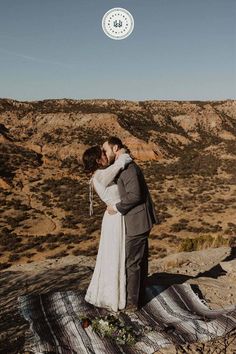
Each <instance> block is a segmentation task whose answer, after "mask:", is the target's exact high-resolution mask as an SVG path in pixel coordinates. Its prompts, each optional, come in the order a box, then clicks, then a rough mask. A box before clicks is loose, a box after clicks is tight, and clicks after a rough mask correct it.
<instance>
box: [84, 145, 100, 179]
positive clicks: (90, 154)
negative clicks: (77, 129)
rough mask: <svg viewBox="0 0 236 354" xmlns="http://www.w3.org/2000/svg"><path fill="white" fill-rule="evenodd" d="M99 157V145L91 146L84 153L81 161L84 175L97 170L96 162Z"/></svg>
mask: <svg viewBox="0 0 236 354" xmlns="http://www.w3.org/2000/svg"><path fill="white" fill-rule="evenodd" d="M101 156H102V149H101V148H100V146H99V145H96V146H92V147H91V148H89V149H87V150H85V151H84V153H83V156H82V161H83V165H84V171H85V173H88V174H89V173H93V172H95V171H96V170H97V169H98V168H99V165H98V163H97V161H96V160H97V159H100V158H101Z"/></svg>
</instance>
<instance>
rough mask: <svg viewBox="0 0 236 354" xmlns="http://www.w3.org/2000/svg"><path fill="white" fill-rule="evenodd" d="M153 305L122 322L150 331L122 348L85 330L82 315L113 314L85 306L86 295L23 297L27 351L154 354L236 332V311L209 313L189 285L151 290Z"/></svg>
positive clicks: (153, 288) (149, 293) (212, 311)
mask: <svg viewBox="0 0 236 354" xmlns="http://www.w3.org/2000/svg"><path fill="white" fill-rule="evenodd" d="M146 292H147V298H148V300H149V302H148V303H147V304H146V305H145V306H144V307H143V308H142V309H141V310H139V311H138V312H135V313H133V314H131V315H127V314H125V313H123V312H119V316H121V317H122V319H123V320H124V321H125V323H126V324H127V325H132V326H133V328H134V329H135V328H136V329H140V328H142V326H146V328H149V329H150V330H149V331H148V332H147V333H146V334H145V335H143V336H141V337H140V338H139V340H138V342H136V344H135V345H132V346H124V345H118V344H116V343H115V342H114V341H112V340H111V339H110V338H107V337H105V338H101V337H99V336H98V335H97V334H96V333H95V332H94V331H93V330H92V328H91V326H88V327H87V328H83V327H82V325H81V321H80V317H81V315H86V316H87V317H88V318H90V319H93V318H94V317H96V316H105V315H107V314H108V313H109V312H108V311H107V310H105V309H99V308H95V307H94V306H92V305H90V304H88V303H86V302H85V300H84V293H81V292H75V291H63V292H62V291H60V292H54V293H46V294H40V295H35V294H29V295H24V296H20V297H19V298H18V301H19V311H20V313H21V315H23V316H24V318H25V319H26V320H27V321H28V322H29V324H30V327H29V329H28V331H27V332H26V340H25V348H24V349H25V351H29V352H32V353H50V354H76V353H79V354H92V353H96V354H104V353H109V354H113V353H114V354H116V353H125V354H149V353H150V354H151V353H154V352H155V351H157V350H158V349H160V348H162V347H165V346H168V345H170V344H175V345H176V344H177V345H178V344H185V343H193V342H197V341H202V342H205V341H209V340H211V339H214V338H216V337H219V336H224V335H226V334H227V333H229V332H230V331H232V330H233V329H235V328H236V307H235V306H233V307H230V308H228V309H219V310H212V309H209V307H207V306H206V305H205V304H204V303H203V302H202V301H201V300H200V299H199V297H198V296H197V294H196V293H195V292H194V291H193V290H192V288H191V286H190V285H188V284H179V285H172V286H170V287H169V288H164V287H161V286H152V287H149V288H147V289H146Z"/></svg>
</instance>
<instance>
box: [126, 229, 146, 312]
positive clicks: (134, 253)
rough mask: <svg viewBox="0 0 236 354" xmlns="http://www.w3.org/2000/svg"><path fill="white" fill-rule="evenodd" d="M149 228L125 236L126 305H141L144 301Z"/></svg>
mask: <svg viewBox="0 0 236 354" xmlns="http://www.w3.org/2000/svg"><path fill="white" fill-rule="evenodd" d="M149 233H150V230H149V231H147V232H145V233H143V234H141V235H135V236H126V242H125V246H126V251H125V262H126V289H127V298H126V305H130V304H131V305H135V306H138V307H141V306H142V305H143V304H144V302H145V287H146V285H147V277H148V235H149Z"/></svg>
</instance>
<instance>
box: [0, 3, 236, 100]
mask: <svg viewBox="0 0 236 354" xmlns="http://www.w3.org/2000/svg"><path fill="white" fill-rule="evenodd" d="M0 5H1V8H0V97H1V98H3V97H8V98H15V99H18V100H37V99H48V98H75V99H89V98H115V99H127V100H145V99H167V100H171V99H173V100H208V99H210V100H217V99H227V98H229V99H232V98H235V96H236V0H145V1H144V0H143V1H141V0H126V1H124V0H116V1H115V0H112V1H111V0H109V1H108V0H96V1H91V0H38V1H37V0H20V1H16V0H1V1H0ZM113 7H123V8H126V9H127V10H129V11H130V12H131V13H132V15H133V17H134V21H135V27H134V31H133V33H132V34H131V35H130V37H128V38H127V39H124V40H120V41H115V40H112V39H110V38H108V37H107V36H106V35H105V34H104V33H103V31H102V26H101V21H102V17H103V15H104V13H105V12H106V11H108V10H109V9H110V8H113Z"/></svg>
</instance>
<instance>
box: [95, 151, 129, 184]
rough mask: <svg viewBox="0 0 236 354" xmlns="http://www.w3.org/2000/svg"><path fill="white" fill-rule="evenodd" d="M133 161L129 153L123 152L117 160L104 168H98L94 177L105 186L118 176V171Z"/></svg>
mask: <svg viewBox="0 0 236 354" xmlns="http://www.w3.org/2000/svg"><path fill="white" fill-rule="evenodd" d="M131 161H132V158H131V157H130V155H129V154H127V153H123V154H121V155H120V156H119V157H118V159H117V160H115V162H114V163H113V164H112V165H110V166H109V167H107V168H104V169H103V170H100V169H99V170H97V171H96V172H95V174H94V178H95V179H96V180H97V181H98V182H99V183H100V184H102V185H103V186H104V187H107V186H108V185H109V184H110V183H111V182H112V181H113V180H114V178H115V177H116V175H117V173H118V172H119V171H120V170H122V169H124V168H125V166H126V165H128V164H129V163H130V162H131Z"/></svg>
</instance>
